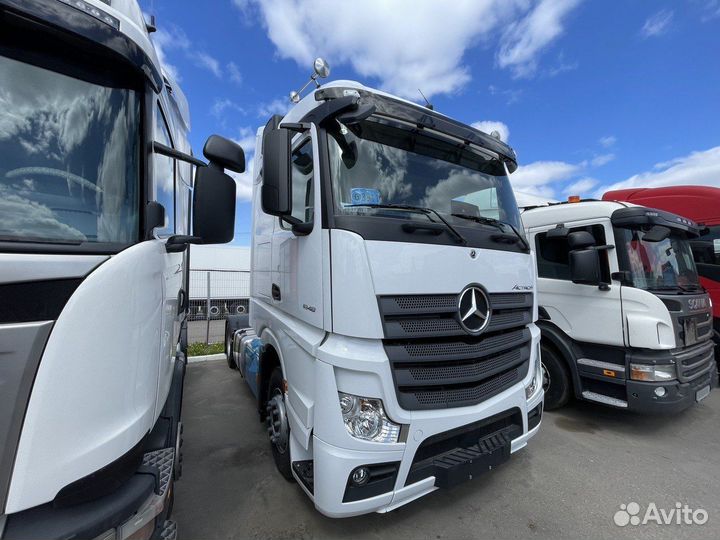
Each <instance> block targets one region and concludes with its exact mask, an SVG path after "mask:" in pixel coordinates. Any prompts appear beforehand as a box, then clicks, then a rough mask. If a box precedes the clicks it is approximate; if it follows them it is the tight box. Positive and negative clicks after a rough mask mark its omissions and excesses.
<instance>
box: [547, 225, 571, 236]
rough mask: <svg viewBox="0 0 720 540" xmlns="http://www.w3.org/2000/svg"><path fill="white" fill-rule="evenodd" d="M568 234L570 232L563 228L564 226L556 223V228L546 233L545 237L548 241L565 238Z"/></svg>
mask: <svg viewBox="0 0 720 540" xmlns="http://www.w3.org/2000/svg"><path fill="white" fill-rule="evenodd" d="M569 233H570V231H569V230H568V228H567V227H565V225H563V224H562V223H558V224H557V227H554V228H552V229H550V230H549V231H548V232H547V234H546V237H547V238H549V239H557V238H567V236H568V234H569Z"/></svg>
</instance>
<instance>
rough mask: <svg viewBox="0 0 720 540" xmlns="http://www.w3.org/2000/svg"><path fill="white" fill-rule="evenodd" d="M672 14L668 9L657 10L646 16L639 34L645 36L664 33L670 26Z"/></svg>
mask: <svg viewBox="0 0 720 540" xmlns="http://www.w3.org/2000/svg"><path fill="white" fill-rule="evenodd" d="M673 15H674V12H673V11H672V10H669V9H663V10H660V11H658V12H657V13H655V14H654V15H652V16H650V17H648V19H647V20H646V21H645V24H643V27H642V28H641V29H640V34H641V35H642V36H643V37H645V38H648V37H652V36H659V35H662V34H664V33H665V32H666V31H667V30H668V27H669V26H670V22H671V21H672V18H673Z"/></svg>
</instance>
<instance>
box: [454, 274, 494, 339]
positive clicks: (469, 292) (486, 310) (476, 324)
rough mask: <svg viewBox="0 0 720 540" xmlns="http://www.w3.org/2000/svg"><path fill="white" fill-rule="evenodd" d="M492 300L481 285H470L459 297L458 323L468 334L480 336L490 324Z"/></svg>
mask: <svg viewBox="0 0 720 540" xmlns="http://www.w3.org/2000/svg"><path fill="white" fill-rule="evenodd" d="M490 312H491V309H490V299H489V298H488V296H487V294H486V293H485V291H484V290H483V289H482V288H481V287H480V286H479V285H468V286H467V287H465V288H464V289H463V291H462V292H461V293H460V295H459V296H458V322H459V323H460V326H461V327H462V329H463V330H465V331H466V332H467V333H468V334H472V335H478V334H480V333H481V332H482V331H483V330H485V328H487V326H488V324H490Z"/></svg>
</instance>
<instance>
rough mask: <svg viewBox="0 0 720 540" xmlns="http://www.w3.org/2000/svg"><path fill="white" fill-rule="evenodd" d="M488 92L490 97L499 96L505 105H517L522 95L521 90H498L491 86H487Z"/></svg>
mask: <svg viewBox="0 0 720 540" xmlns="http://www.w3.org/2000/svg"><path fill="white" fill-rule="evenodd" d="M488 92H490V95H491V96H500V97H503V98H505V104H506V105H512V104H513V103H517V102H518V101H520V96H521V95H522V90H521V89H511V88H498V87H497V86H494V85H492V84H491V85H490V86H488Z"/></svg>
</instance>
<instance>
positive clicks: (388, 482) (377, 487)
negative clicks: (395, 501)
mask: <svg viewBox="0 0 720 540" xmlns="http://www.w3.org/2000/svg"><path fill="white" fill-rule="evenodd" d="M361 467H367V468H368V470H369V471H370V479H369V480H368V482H367V483H366V484H365V485H362V486H355V485H353V483H352V480H351V479H352V471H351V472H350V474H349V475H348V479H347V484H346V486H345V493H344V495H343V500H342V502H344V503H346V502H352V501H361V500H363V499H369V498H370V497H376V496H377V495H382V494H383V493H388V492H390V491H392V490H393V489H394V488H395V481H396V480H397V475H398V470H399V469H400V462H399V461H395V462H391V463H373V464H372V465H361ZM358 468H359V467H355V469H358ZM355 469H353V471H355Z"/></svg>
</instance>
